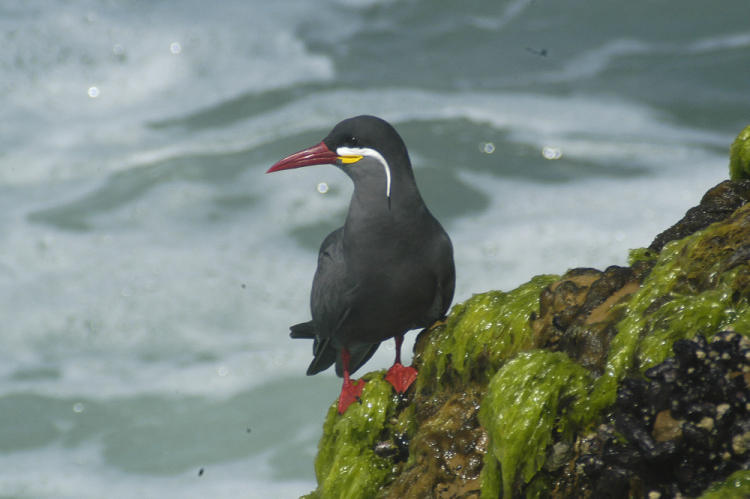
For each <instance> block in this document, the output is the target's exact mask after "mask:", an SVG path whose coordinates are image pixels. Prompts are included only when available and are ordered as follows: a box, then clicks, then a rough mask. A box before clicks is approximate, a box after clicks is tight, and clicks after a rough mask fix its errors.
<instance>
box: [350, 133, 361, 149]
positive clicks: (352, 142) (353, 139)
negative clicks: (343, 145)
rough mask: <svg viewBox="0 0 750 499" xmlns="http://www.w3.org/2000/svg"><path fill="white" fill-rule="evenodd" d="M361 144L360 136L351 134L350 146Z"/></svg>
mask: <svg viewBox="0 0 750 499" xmlns="http://www.w3.org/2000/svg"><path fill="white" fill-rule="evenodd" d="M358 144H359V137H355V136H353V135H352V136H351V137H349V145H350V146H356V145H358Z"/></svg>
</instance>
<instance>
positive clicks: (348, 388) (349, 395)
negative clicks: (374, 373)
mask: <svg viewBox="0 0 750 499" xmlns="http://www.w3.org/2000/svg"><path fill="white" fill-rule="evenodd" d="M364 387H365V381H364V380H362V379H360V380H357V381H351V380H349V379H347V380H345V381H344V386H342V387H341V395H339V414H344V412H346V409H347V408H348V407H349V406H350V405H352V404H353V403H354V402H358V401H359V400H360V397H362V389H363V388H364Z"/></svg>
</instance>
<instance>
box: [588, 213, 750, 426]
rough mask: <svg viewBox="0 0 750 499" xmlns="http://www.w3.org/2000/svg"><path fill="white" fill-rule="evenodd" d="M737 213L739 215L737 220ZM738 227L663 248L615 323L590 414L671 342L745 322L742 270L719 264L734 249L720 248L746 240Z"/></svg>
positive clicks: (744, 269)
mask: <svg viewBox="0 0 750 499" xmlns="http://www.w3.org/2000/svg"><path fill="white" fill-rule="evenodd" d="M742 211H743V209H740V210H738V213H739V214H740V216H741V215H742V213H741V212H742ZM737 226H742V224H741V223H738V224H715V225H712V226H709V227H708V228H706V229H704V230H702V231H699V232H696V233H695V234H693V235H691V236H688V237H686V238H684V239H681V240H679V241H672V242H670V243H668V244H667V245H666V246H665V247H664V248H663V249H662V251H661V253H660V254H659V258H658V260H657V262H656V265H655V266H654V268H653V269H652V270H651V273H650V274H649V275H648V277H647V278H646V279H645V281H644V282H643V284H642V286H641V287H640V289H639V290H638V291H637V292H636V293H634V294H633V296H632V297H631V298H630V300H629V301H628V303H627V305H626V307H627V309H626V311H625V316H624V318H623V319H622V320H621V321H620V322H619V323H618V324H617V329H618V334H617V335H616V336H615V337H614V338H613V339H612V343H611V344H610V353H609V356H608V358H607V365H606V367H605V371H604V374H603V375H602V376H601V377H600V378H599V379H598V380H597V381H596V383H595V387H594V390H593V392H592V396H591V404H592V410H594V411H595V412H599V411H600V410H601V409H603V408H604V407H606V406H608V405H610V404H612V403H613V402H614V400H615V396H616V389H617V384H618V383H619V381H620V380H621V379H622V377H623V376H625V374H626V373H627V371H628V370H630V369H638V370H641V371H643V370H645V369H647V368H649V367H651V366H653V365H655V364H657V363H659V362H661V361H663V360H664V359H665V358H666V357H667V356H668V355H669V354H670V353H671V348H672V344H673V343H674V342H675V341H676V340H678V339H683V338H692V337H694V336H695V335H696V334H702V335H704V336H706V337H710V336H711V335H713V334H715V333H716V332H718V331H720V330H721V329H723V328H726V327H729V326H731V325H732V324H733V323H736V322H738V321H742V322H741V323H742V324H747V323H748V322H749V321H750V319H748V318H747V315H748V296H747V290H746V289H744V291H743V288H746V284H747V266H738V267H734V268H730V269H727V270H724V266H725V265H726V263H725V261H724V260H725V259H726V258H727V257H728V256H729V255H731V254H732V253H733V252H734V250H735V248H734V247H732V246H731V245H730V246H723V245H722V244H720V242H721V241H726V240H728V241H742V240H743V239H746V237H747V236H746V235H743V236H738V234H736V233H734V231H736V230H737V229H736V227H737ZM745 230H746V229H745ZM738 292H739V293H740V295H741V296H740V297H739V299H738V297H737V293H738Z"/></svg>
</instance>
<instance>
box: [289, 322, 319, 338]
mask: <svg viewBox="0 0 750 499" xmlns="http://www.w3.org/2000/svg"><path fill="white" fill-rule="evenodd" d="M289 336H291V337H292V338H303V339H310V340H311V339H313V338H315V326H313V322H312V321H310V322H302V323H300V324H295V325H294V326H291V327H290V328H289Z"/></svg>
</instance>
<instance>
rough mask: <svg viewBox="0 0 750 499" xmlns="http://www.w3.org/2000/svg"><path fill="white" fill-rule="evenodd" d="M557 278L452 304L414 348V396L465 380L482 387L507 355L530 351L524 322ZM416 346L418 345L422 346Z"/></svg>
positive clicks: (543, 277)
mask: <svg viewBox="0 0 750 499" xmlns="http://www.w3.org/2000/svg"><path fill="white" fill-rule="evenodd" d="M557 278H558V277H557V276H552V275H540V276H536V277H534V278H532V279H531V281H529V282H527V283H526V284H523V285H521V286H519V287H518V288H516V289H514V290H512V291H509V292H503V291H490V292H487V293H482V294H477V295H474V296H472V297H471V298H469V299H468V300H466V301H465V302H464V303H461V304H458V305H455V306H454V307H453V309H452V310H451V313H450V315H449V316H448V318H447V319H446V320H445V324H444V325H440V326H438V327H436V328H433V329H432V330H430V331H429V336H427V337H425V338H424V340H422V339H421V338H420V340H421V341H424V342H425V343H424V344H423V345H418V347H417V353H416V355H415V359H414V364H415V366H416V367H417V369H418V370H419V377H418V378H417V382H416V386H417V388H416V391H417V392H424V391H425V390H428V389H429V390H434V389H435V388H437V387H440V386H444V385H445V384H446V383H447V384H453V383H456V382H458V383H460V384H466V383H468V382H469V380H475V381H481V382H484V383H486V382H487V381H489V379H490V377H492V375H493V374H494V373H495V371H497V369H498V368H499V367H500V366H501V365H502V363H503V361H504V360H506V359H508V358H510V357H511V356H512V355H514V354H516V353H518V352H520V351H523V350H528V349H529V348H532V347H533V336H532V334H531V329H530V326H529V317H530V316H531V314H532V313H533V312H538V310H539V293H540V291H541V290H542V289H544V288H545V287H546V286H547V285H549V284H550V283H551V282H553V281H555V280H556V279H557ZM421 341H420V342H421Z"/></svg>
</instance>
